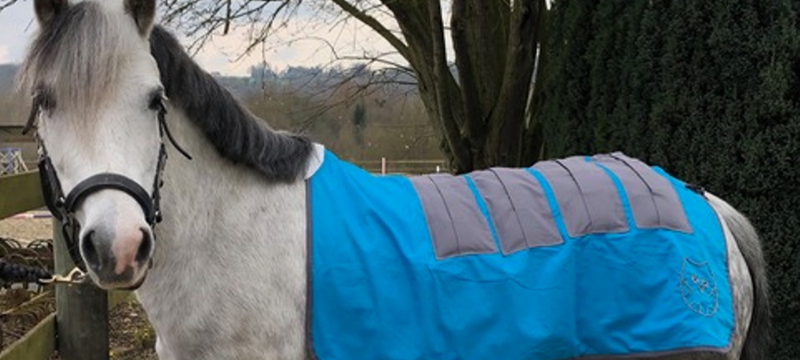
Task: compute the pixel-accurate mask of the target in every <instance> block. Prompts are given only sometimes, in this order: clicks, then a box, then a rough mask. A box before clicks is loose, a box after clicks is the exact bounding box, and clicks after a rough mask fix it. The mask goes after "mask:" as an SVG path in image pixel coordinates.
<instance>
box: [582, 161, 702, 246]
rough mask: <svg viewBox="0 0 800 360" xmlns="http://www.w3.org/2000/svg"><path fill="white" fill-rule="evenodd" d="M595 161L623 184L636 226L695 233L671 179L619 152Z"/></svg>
mask: <svg viewBox="0 0 800 360" xmlns="http://www.w3.org/2000/svg"><path fill="white" fill-rule="evenodd" d="M593 160H594V161H596V162H597V163H599V164H602V165H603V166H605V167H606V168H607V169H608V170H609V171H611V172H612V173H613V174H614V175H615V176H616V177H617V178H618V179H619V181H620V183H622V187H623V188H624V189H625V194H626V195H627V197H628V203H629V204H630V207H631V212H632V213H633V219H634V222H635V224H636V227H638V228H642V229H654V228H664V229H670V230H676V231H682V232H687V233H688V232H691V231H692V230H691V226H690V225H689V220H688V219H687V218H686V213H685V212H684V210H683V206H682V205H681V202H680V199H679V198H678V193H677V192H676V191H675V189H674V188H673V187H672V184H671V183H670V182H669V180H667V179H666V178H664V177H663V176H661V175H659V174H658V173H656V172H655V171H654V170H653V169H652V168H651V167H650V166H648V165H646V164H645V163H643V162H642V161H640V160H637V159H634V158H631V157H628V156H626V155H625V154H623V153H619V152H617V153H613V154H611V155H597V156H595V157H594V158H593Z"/></svg>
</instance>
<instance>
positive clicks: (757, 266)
mask: <svg viewBox="0 0 800 360" xmlns="http://www.w3.org/2000/svg"><path fill="white" fill-rule="evenodd" d="M708 197H709V201H710V203H711V206H712V207H713V208H714V209H715V210H716V211H717V213H718V214H719V215H720V216H721V217H722V219H723V220H724V221H725V223H726V224H727V225H728V229H729V230H730V231H731V234H733V237H734V239H735V240H736V244H737V245H738V247H739V251H741V253H742V256H743V257H744V261H745V263H746V264H747V268H748V269H749V271H750V278H751V279H752V282H753V309H752V317H751V319H750V326H748V330H747V336H746V338H745V341H744V346H743V347H742V356H741V359H742V360H763V359H766V358H767V350H768V348H769V345H770V310H769V284H768V283H767V264H766V261H765V260H764V253H763V251H762V250H761V242H760V240H759V238H758V233H757V232H756V229H755V228H753V225H752V224H750V221H749V220H748V219H747V218H746V217H745V216H744V215H742V214H741V213H740V212H739V211H737V210H736V209H734V208H733V207H732V206H731V205H730V204H728V203H727V202H725V201H724V200H722V199H720V198H718V197H716V196H713V195H711V194H708Z"/></svg>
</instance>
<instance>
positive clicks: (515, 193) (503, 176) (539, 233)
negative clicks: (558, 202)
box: [492, 168, 564, 254]
mask: <svg viewBox="0 0 800 360" xmlns="http://www.w3.org/2000/svg"><path fill="white" fill-rule="evenodd" d="M492 172H493V173H494V174H495V176H497V179H498V180H499V181H500V183H501V185H502V187H503V188H504V190H505V193H506V194H507V197H508V198H509V200H510V202H511V205H512V206H513V208H514V210H515V214H514V215H515V216H516V219H518V220H519V225H520V228H521V230H522V233H523V235H524V237H525V242H524V243H523V244H522V246H523V247H519V246H513V245H518V244H516V243H513V242H512V243H510V244H509V246H506V241H505V238H504V237H503V236H501V235H500V234H499V231H498V238H500V244H501V245H502V246H503V253H504V254H510V253H513V252H516V251H519V250H522V249H525V248H533V247H541V246H551V245H558V244H561V243H563V242H564V239H563V238H562V237H561V234H560V233H559V232H558V228H557V227H556V223H555V219H554V218H553V213H552V211H551V209H550V205H549V204H548V202H547V197H546V196H545V193H544V190H543V189H542V187H541V185H540V184H539V182H538V181H537V180H536V178H534V177H533V176H532V175H531V174H530V173H528V172H527V171H526V170H523V169H508V168H494V169H492ZM492 219H494V220H495V223H497V220H496V219H497V218H496V217H494V215H493V216H492ZM500 219H504V220H503V221H501V223H508V222H511V220H510V219H508V220H506V219H507V218H500Z"/></svg>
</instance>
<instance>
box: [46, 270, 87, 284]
mask: <svg viewBox="0 0 800 360" xmlns="http://www.w3.org/2000/svg"><path fill="white" fill-rule="evenodd" d="M86 275H87V274H86V273H85V272H83V271H81V269H78V268H77V267H76V268H74V269H72V271H70V272H69V273H67V275H63V276H62V275H54V276H53V277H51V278H49V279H42V280H41V281H40V283H42V284H45V285H50V284H67V285H78V284H83V283H85V282H86V279H88V277H87V276H86Z"/></svg>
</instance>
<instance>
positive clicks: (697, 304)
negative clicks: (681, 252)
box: [680, 258, 719, 316]
mask: <svg viewBox="0 0 800 360" xmlns="http://www.w3.org/2000/svg"><path fill="white" fill-rule="evenodd" d="M680 287H681V296H683V301H684V302H685V303H686V306H688V307H689V309H692V311H694V312H696V313H698V314H700V315H703V316H713V315H714V314H716V313H717V308H718V307H719V294H718V293H717V283H716V282H715V281H714V273H713V272H711V268H710V267H709V266H708V263H707V262H695V261H692V260H690V259H689V258H684V259H683V266H682V267H681V282H680Z"/></svg>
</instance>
